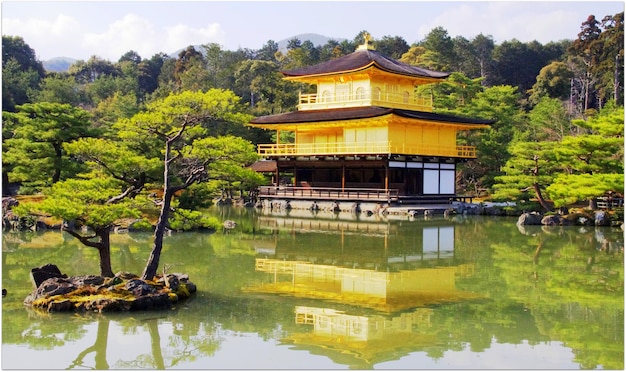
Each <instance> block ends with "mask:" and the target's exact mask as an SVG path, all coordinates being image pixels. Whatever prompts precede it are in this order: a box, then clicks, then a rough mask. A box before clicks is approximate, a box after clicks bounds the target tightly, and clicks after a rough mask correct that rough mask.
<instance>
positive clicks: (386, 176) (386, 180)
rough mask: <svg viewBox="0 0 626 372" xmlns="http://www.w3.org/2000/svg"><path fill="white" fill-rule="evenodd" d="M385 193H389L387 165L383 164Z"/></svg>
mask: <svg viewBox="0 0 626 372" xmlns="http://www.w3.org/2000/svg"><path fill="white" fill-rule="evenodd" d="M385 191H389V163H388V162H387V163H386V164H385Z"/></svg>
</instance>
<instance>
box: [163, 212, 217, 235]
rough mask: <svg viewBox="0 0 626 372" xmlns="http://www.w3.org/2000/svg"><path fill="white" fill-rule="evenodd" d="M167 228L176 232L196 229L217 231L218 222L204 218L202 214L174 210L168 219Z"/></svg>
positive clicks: (213, 218) (211, 218)
mask: <svg viewBox="0 0 626 372" xmlns="http://www.w3.org/2000/svg"><path fill="white" fill-rule="evenodd" d="M169 227H170V228H171V229H173V230H177V231H188V230H194V229H198V228H203V229H209V230H217V229H218V228H219V227H220V222H219V220H218V219H217V218H215V217H213V216H205V215H203V214H202V212H199V211H191V210H187V209H183V208H176V209H175V210H174V213H172V215H171V216H170V218H169Z"/></svg>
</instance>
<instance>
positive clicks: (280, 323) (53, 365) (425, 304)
mask: <svg viewBox="0 0 626 372" xmlns="http://www.w3.org/2000/svg"><path fill="white" fill-rule="evenodd" d="M211 212H212V213H215V215H216V216H218V217H219V218H220V219H221V220H222V221H225V220H233V221H235V222H236V223H237V226H236V227H235V228H234V229H232V230H224V231H218V232H215V233H195V232H194V233H174V234H172V235H170V236H167V237H166V239H165V246H164V250H163V254H162V256H161V266H160V269H159V270H161V269H162V268H163V267H165V266H166V267H167V269H168V270H169V272H183V273H187V274H189V277H190V280H191V281H192V282H194V283H195V284H196V285H197V286H198V292H197V293H196V294H195V295H194V296H193V297H192V298H190V299H188V300H186V301H184V302H182V303H179V304H177V305H176V307H175V308H174V309H172V310H171V311H154V312H133V313H105V314H97V313H86V314H85V313H81V314H40V313H37V312H35V311H33V310H32V309H29V308H27V307H25V306H24V305H23V303H22V302H23V300H24V298H25V297H26V295H27V294H28V293H29V292H30V291H32V289H33V288H32V284H31V282H30V279H29V271H30V269H31V268H33V267H36V266H40V265H43V264H46V263H54V264H56V265H58V266H59V268H60V269H61V271H62V272H64V273H67V274H68V275H86V274H94V273H97V272H98V261H97V252H96V250H95V249H93V248H87V247H84V246H81V245H80V244H79V243H78V242H77V241H76V240H75V239H73V238H72V237H70V236H69V235H66V234H64V233H61V232H58V231H48V232H22V233H13V232H5V233H4V234H3V235H2V287H3V288H7V289H8V295H7V296H6V297H4V298H3V299H2V355H1V358H2V368H3V369H86V368H89V369H94V368H96V369H140V368H141V369H144V368H151V369H154V368H156V369H619V370H623V369H624V250H623V248H624V242H623V236H624V235H623V232H622V231H621V230H619V229H614V228H595V227H580V226H578V227H574V226H571V227H556V228H546V227H538V226H533V227H525V228H522V227H518V226H516V224H515V222H516V219H513V218H507V217H480V216H469V217H460V216H456V217H453V218H444V217H443V216H438V217H433V218H428V219H427V218H415V219H409V218H408V217H406V218H405V217H397V218H381V217H378V216H376V215H375V216H371V217H366V216H364V215H361V216H359V217H355V216H351V215H349V214H347V215H343V214H339V215H330V214H329V215H324V214H318V215H316V216H314V215H312V214H311V212H308V211H290V212H289V213H285V214H282V215H281V214H273V215H272V214H269V213H264V212H262V211H257V210H251V209H243V208H212V209H211ZM150 243H151V236H150V234H144V233H130V234H114V235H113V237H112V245H113V249H112V251H113V252H112V264H113V270H114V272H117V271H130V272H134V273H137V274H140V273H141V271H142V270H143V266H144V264H145V262H146V260H147V258H148V254H149V250H150Z"/></svg>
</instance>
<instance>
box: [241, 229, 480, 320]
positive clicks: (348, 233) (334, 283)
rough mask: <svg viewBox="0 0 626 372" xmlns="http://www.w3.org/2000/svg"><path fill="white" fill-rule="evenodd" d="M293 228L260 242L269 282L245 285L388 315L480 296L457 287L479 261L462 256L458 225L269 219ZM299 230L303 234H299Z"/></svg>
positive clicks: (260, 262) (260, 265) (259, 266)
mask: <svg viewBox="0 0 626 372" xmlns="http://www.w3.org/2000/svg"><path fill="white" fill-rule="evenodd" d="M260 225H261V227H262V228H268V227H270V228H275V229H279V230H287V231H289V232H291V234H274V235H273V237H274V241H272V242H268V241H265V242H263V243H261V245H260V246H259V245H257V246H256V248H257V252H259V253H260V256H264V257H257V259H256V267H255V270H256V271H257V272H261V273H266V274H267V275H266V276H265V278H264V281H263V282H261V283H256V284H254V285H251V286H249V287H247V288H245V290H246V291H251V292H257V293H273V294H281V295H289V296H293V297H298V298H308V299H321V300H328V301H331V302H334V303H341V304H344V305H348V306H357V307H363V308H369V309H374V310H377V311H383V312H387V313H391V312H395V311H402V310H407V309H411V308H417V307H424V306H427V305H429V304H436V303H443V302H457V301H462V300H464V299H469V298H475V297H476V296H474V295H473V294H471V293H466V292H463V291H460V290H458V289H457V288H456V278H457V277H458V276H462V275H467V274H469V273H471V271H472V267H471V266H470V265H467V264H464V263H463V262H461V261H460V260H459V259H457V258H456V257H455V249H454V246H455V242H454V239H455V238H454V237H455V234H454V229H455V226H454V224H452V223H450V222H445V221H432V222H429V223H426V222H423V223H417V222H415V223H406V224H404V225H402V224H387V223H382V224H380V223H379V224H375V223H364V222H346V221H329V220H321V219H308V220H307V219H280V218H272V219H267V220H264V219H261V220H260ZM294 235H297V238H296V237H294Z"/></svg>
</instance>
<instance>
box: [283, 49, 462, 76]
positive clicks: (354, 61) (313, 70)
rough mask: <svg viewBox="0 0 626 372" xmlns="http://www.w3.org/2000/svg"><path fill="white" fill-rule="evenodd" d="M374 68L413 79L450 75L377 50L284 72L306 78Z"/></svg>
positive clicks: (355, 53)
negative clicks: (385, 54)
mask: <svg viewBox="0 0 626 372" xmlns="http://www.w3.org/2000/svg"><path fill="white" fill-rule="evenodd" d="M371 66H374V67H376V68H378V69H381V70H383V71H387V72H390V73H394V74H401V75H407V76H411V77H426V78H434V79H445V78H447V77H448V76H449V75H450V73H447V72H437V71H432V70H428V69H425V68H421V67H417V66H413V65H409V64H406V63H402V62H400V61H396V60H395V59H392V58H389V57H386V56H384V55H382V54H380V53H378V52H376V51H375V50H357V51H355V52H353V53H350V54H348V55H345V56H342V57H339V58H335V59H331V60H330V61H326V62H322V63H319V64H317V65H313V66H308V67H302V68H297V69H293V70H287V71H282V74H283V75H285V76H286V77H293V78H296V77H304V76H316V75H329V74H338V73H345V72H353V71H359V70H364V69H366V68H369V67H371Z"/></svg>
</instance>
